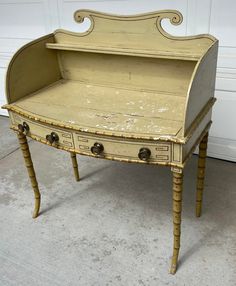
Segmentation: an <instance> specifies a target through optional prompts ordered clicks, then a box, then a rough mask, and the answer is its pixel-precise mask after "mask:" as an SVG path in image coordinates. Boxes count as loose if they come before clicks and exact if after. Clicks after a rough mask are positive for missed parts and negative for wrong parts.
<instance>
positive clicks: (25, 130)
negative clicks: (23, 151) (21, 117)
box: [18, 122, 30, 134]
mask: <svg viewBox="0 0 236 286" xmlns="http://www.w3.org/2000/svg"><path fill="white" fill-rule="evenodd" d="M18 129H19V131H20V132H21V133H26V134H27V133H28V132H29V130H30V128H29V125H28V124H27V123H26V122H23V123H22V124H18Z"/></svg>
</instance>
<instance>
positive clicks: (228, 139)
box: [0, 0, 236, 161]
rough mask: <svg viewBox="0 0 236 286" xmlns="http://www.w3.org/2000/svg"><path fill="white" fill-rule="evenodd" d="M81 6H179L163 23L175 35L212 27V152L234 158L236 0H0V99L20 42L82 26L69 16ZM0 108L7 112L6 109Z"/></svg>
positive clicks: (124, 10)
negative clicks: (174, 18) (172, 20)
mask: <svg viewBox="0 0 236 286" xmlns="http://www.w3.org/2000/svg"><path fill="white" fill-rule="evenodd" d="M80 8H86V9H94V10H98V11H104V12H112V13H115V14H132V13H142V12H147V11H154V10H160V9H177V10H179V11H181V12H182V14H183V16H184V22H183V24H182V25H181V26H177V27H172V26H171V25H170V24H169V23H165V27H166V29H167V30H168V31H169V32H170V33H172V34H175V35H191V34H198V33H211V34H212V35H214V36H216V37H217V38H218V39H219V40H220V48H219V59H218V68H217V80H216V92H215V96H216V98H217V99H218V100H217V103H216V105H215V107H214V113H213V120H214V123H213V126H212V128H211V133H210V139H209V152H208V154H209V155H210V156H213V157H216V158H222V159H228V160H232V161H236V128H235V123H236V111H234V109H235V107H236V37H235V31H236V1H235V0H227V1H222V0H172V1H171V0H165V1H163V0H162V1H161V0H159V1H158V0H149V1H144V0H140V1H134V0H133V1H132V0H119V1H116V0H93V1H92V0H91V1H89V0H80V1H79V0H0V105H3V104H4V103H5V95H4V81H5V71H6V67H7V64H8V62H9V60H10V58H11V57H12V55H13V53H14V52H15V51H16V50H17V49H18V48H19V47H20V46H22V45H23V44H24V43H27V42H28V41H30V40H32V39H34V38H36V37H39V36H41V35H43V34H46V33H50V32H52V31H53V30H55V29H56V28H58V27H62V28H64V29H69V30H73V31H81V29H82V28H81V27H80V26H81V25H78V24H76V23H74V22H73V12H74V11H75V10H77V9H80ZM0 114H4V115H6V112H5V111H4V110H0Z"/></svg>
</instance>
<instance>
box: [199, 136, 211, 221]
mask: <svg viewBox="0 0 236 286" xmlns="http://www.w3.org/2000/svg"><path fill="white" fill-rule="evenodd" d="M207 141H208V133H207V134H206V135H205V136H204V137H203V139H202V141H201V142H200V144H199V155H198V171H197V195H196V216H197V217H200V216H201V212H202V195H203V189H204V179H205V166H206V154H207Z"/></svg>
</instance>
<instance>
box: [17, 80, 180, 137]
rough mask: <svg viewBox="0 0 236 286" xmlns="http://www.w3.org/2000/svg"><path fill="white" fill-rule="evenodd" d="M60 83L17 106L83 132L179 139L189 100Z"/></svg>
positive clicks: (75, 82) (172, 96)
mask: <svg viewBox="0 0 236 286" xmlns="http://www.w3.org/2000/svg"><path fill="white" fill-rule="evenodd" d="M156 95H157V92H154V91H148V90H143V91H139V92H137V91H136V90H131V89H124V88H120V87H111V86H105V85H103V86H101V85H94V84H93V85H91V84H86V83H82V82H79V81H72V80H60V81H58V82H56V83H54V84H53V85H51V86H49V87H47V88H44V89H42V90H40V91H38V92H36V93H34V94H32V95H29V96H27V97H24V98H22V99H21V100H19V101H17V102H15V103H14V104H13V105H14V106H15V107H17V108H20V109H22V110H24V112H29V113H30V114H31V115H32V114H33V115H34V116H35V117H36V118H38V119H39V120H40V119H42V120H43V119H45V118H47V119H51V120H52V121H53V122H54V123H60V122H63V123H64V124H67V125H68V126H71V127H72V128H73V127H74V126H76V129H78V128H79V129H80V130H81V131H83V130H84V131H87V132H94V131H95V130H99V132H100V133H104V134H108V135H109V134H111V135H117V136H120V135H129V134H134V135H136V136H137V137H140V138H147V139H149V138H157V139H158V137H159V136H160V135H161V136H162V137H163V136H164V137H165V136H166V137H168V136H171V137H172V136H177V135H178V133H179V131H180V130H181V127H182V121H181V119H180V118H178V117H179V114H182V113H183V112H182V111H183V109H184V107H185V98H184V97H182V96H176V95H174V94H166V93H163V94H162V93H161V92H159V93H158V97H157V96H156Z"/></svg>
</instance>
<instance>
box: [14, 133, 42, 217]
mask: <svg viewBox="0 0 236 286" xmlns="http://www.w3.org/2000/svg"><path fill="white" fill-rule="evenodd" d="M17 136H18V139H19V143H20V147H21V151H22V153H23V157H24V159H25V166H26V168H27V171H28V174H29V178H30V181H31V186H32V188H33V191H34V201H35V206H34V212H33V218H36V217H37V216H38V214H39V209H40V201H41V195H40V192H39V188H38V182H37V179H36V175H35V171H34V166H33V163H32V160H31V155H30V151H29V146H28V143H27V139H26V136H25V134H23V133H17Z"/></svg>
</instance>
